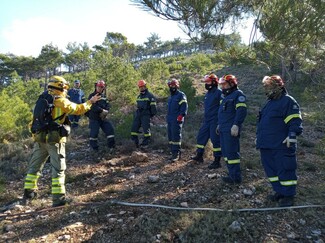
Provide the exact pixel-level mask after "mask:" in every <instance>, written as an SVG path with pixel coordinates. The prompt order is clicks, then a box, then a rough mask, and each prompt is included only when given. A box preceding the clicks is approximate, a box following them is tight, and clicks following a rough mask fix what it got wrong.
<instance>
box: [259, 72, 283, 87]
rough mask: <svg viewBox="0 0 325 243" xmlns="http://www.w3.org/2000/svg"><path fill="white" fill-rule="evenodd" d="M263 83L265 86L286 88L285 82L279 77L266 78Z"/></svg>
mask: <svg viewBox="0 0 325 243" xmlns="http://www.w3.org/2000/svg"><path fill="white" fill-rule="evenodd" d="M262 83H263V84H265V85H270V84H276V85H278V86H279V87H284V82H283V80H282V78H281V77H280V76H279V75H272V76H271V77H270V76H265V77H264V78H263V81H262Z"/></svg>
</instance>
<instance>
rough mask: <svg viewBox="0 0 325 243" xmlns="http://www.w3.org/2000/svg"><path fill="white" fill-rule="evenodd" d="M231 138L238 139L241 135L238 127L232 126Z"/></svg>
mask: <svg viewBox="0 0 325 243" xmlns="http://www.w3.org/2000/svg"><path fill="white" fill-rule="evenodd" d="M230 133H231V136H233V137H237V136H238V133H239V127H238V126H237V125H232V127H231V130H230Z"/></svg>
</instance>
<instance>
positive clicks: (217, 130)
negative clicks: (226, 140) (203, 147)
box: [216, 125, 220, 135]
mask: <svg viewBox="0 0 325 243" xmlns="http://www.w3.org/2000/svg"><path fill="white" fill-rule="evenodd" d="M216 134H217V135H219V134H220V133H219V125H218V126H217V128H216Z"/></svg>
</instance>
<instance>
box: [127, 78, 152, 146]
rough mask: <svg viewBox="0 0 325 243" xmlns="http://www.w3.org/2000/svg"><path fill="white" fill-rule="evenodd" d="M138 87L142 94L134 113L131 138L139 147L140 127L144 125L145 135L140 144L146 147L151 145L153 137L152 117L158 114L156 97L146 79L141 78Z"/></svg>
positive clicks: (138, 98) (139, 96)
mask: <svg viewBox="0 0 325 243" xmlns="http://www.w3.org/2000/svg"><path fill="white" fill-rule="evenodd" d="M138 88H139V91H140V94H139V95H138V97H137V110H136V112H135V114H134V119H133V123H132V127H131V139H132V140H133V142H134V143H135V146H136V147H137V148H138V147H139V135H140V132H139V129H140V127H142V130H143V136H144V138H143V140H142V143H141V144H140V146H141V147H146V146H148V145H149V142H150V138H151V131H150V118H152V117H154V116H155V115H156V114H157V107H156V104H157V102H156V98H155V97H154V95H153V94H152V93H151V92H149V90H148V88H147V83H146V81H145V80H139V81H138Z"/></svg>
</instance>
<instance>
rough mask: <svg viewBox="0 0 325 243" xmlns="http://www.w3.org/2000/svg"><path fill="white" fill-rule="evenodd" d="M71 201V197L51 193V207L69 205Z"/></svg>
mask: <svg viewBox="0 0 325 243" xmlns="http://www.w3.org/2000/svg"><path fill="white" fill-rule="evenodd" d="M71 202H72V199H71V198H67V197H66V196H65V195H64V194H56V195H53V202H52V207H60V206H64V205H69V204H70V203H71Z"/></svg>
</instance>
